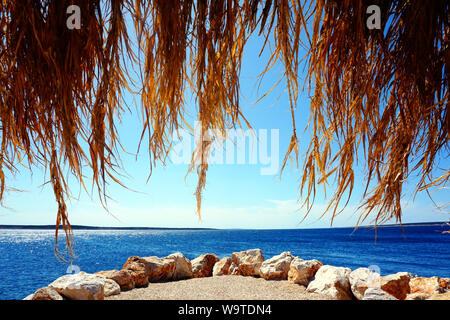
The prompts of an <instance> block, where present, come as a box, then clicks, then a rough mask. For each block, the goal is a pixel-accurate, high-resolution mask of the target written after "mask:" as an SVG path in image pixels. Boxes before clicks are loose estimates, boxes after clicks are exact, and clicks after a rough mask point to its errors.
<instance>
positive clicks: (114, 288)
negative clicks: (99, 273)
mask: <svg viewBox="0 0 450 320" xmlns="http://www.w3.org/2000/svg"><path fill="white" fill-rule="evenodd" d="M104 290H105V297H109V296H113V295H116V294H119V293H120V286H119V284H118V283H117V282H115V281H114V280H112V279H106V278H105V289H104Z"/></svg>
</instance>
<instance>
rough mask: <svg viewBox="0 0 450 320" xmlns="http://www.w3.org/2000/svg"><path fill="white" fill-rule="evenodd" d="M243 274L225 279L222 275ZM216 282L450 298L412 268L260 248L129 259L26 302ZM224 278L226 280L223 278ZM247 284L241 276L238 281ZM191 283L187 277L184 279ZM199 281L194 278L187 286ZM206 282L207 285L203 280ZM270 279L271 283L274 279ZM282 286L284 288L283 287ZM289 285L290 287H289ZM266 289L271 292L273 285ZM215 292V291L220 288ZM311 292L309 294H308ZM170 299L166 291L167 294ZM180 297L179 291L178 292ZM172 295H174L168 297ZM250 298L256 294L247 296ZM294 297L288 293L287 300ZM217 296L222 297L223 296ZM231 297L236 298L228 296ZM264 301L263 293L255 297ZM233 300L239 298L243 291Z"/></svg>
mask: <svg viewBox="0 0 450 320" xmlns="http://www.w3.org/2000/svg"><path fill="white" fill-rule="evenodd" d="M232 275H235V276H240V277H234V278H233V277H232V278H229V277H223V276H232ZM221 276H222V278H220V281H211V283H212V282H214V285H219V286H224V285H226V282H227V279H233V281H234V282H236V279H247V278H242V277H252V278H255V279H256V278H259V279H258V281H259V282H258V284H259V285H261V282H260V281H263V282H264V281H269V280H275V282H276V281H279V282H280V283H281V282H283V283H284V282H287V283H289V284H290V285H291V287H289V288H290V289H292V285H295V288H297V286H298V288H299V289H300V288H301V290H300V291H298V292H299V295H300V298H302V299H303V298H304V299H309V298H314V299H333V300H450V278H439V277H429V278H425V277H419V276H418V275H414V274H411V273H408V272H398V273H396V274H391V275H387V276H380V275H379V274H378V273H376V272H374V271H372V270H370V269H368V268H358V269H356V270H353V271H352V270H351V269H349V268H345V267H336V266H331V265H324V264H323V263H322V262H320V261H318V260H315V259H314V260H303V259H302V258H300V257H295V256H293V255H292V254H291V253H290V252H283V253H281V254H279V255H276V256H274V257H271V258H270V259H267V260H264V257H263V253H262V251H261V250H260V249H251V250H246V251H241V252H234V253H233V254H232V255H231V257H225V258H222V259H219V258H218V257H217V256H216V255H215V254H202V255H200V256H199V257H197V258H195V259H193V260H192V261H190V260H189V259H187V258H186V257H185V256H184V255H183V254H182V253H180V252H176V253H173V254H171V255H169V256H167V257H163V258H160V257H155V256H153V257H137V256H133V257H129V258H128V259H127V261H126V262H125V264H124V265H123V267H122V269H121V270H109V271H99V272H97V273H94V274H88V273H85V272H79V273H77V274H67V275H64V276H62V277H60V278H58V279H56V280H55V281H53V282H52V283H50V284H49V285H48V286H47V287H43V288H40V289H38V290H37V291H36V292H34V293H33V294H31V295H29V296H28V297H26V298H25V299H24V300H65V299H69V300H103V299H105V298H106V297H113V296H114V298H115V299H120V298H121V296H122V295H121V292H122V294H124V293H125V292H127V293H128V292H130V291H131V292H133V290H135V291H138V290H136V289H135V288H138V289H139V288H150V287H151V286H152V285H156V284H161V283H171V282H173V281H178V282H179V283H182V282H183V280H188V279H200V278H205V280H206V278H208V277H212V278H211V279H216V280H219V279H218V278H217V277H221ZM223 279H225V280H223ZM237 281H241V282H244V281H243V280H237ZM185 282H187V281H185ZM199 283H200V282H195V281H190V282H189V286H188V288H189V289H188V290H193V288H192V286H194V287H195V285H198V284H199ZM202 283H203V284H202V285H205V284H204V282H202ZM270 283H273V282H272V281H270ZM286 288H287V287H286V286H285V287H283V288H282V289H281V290H285V289H286ZM290 289H289V290H290ZM268 290H271V289H270V288H269V289H268ZM216 292H217V290H216ZM293 292H297V291H295V290H294V291H293ZM308 294H309V295H310V297H308ZM127 296H128V297H124V299H130V297H132V299H134V298H136V299H138V298H139V297H145V296H146V295H145V294H141V293H140V294H138V295H132V294H127ZM165 296H166V297H167V296H168V295H165ZM175 296H176V292H175ZM169 297H173V295H172V296H170V295H169ZM245 297H246V298H247V299H251V298H252V297H249V296H245ZM291 297H292V292H291V295H290V296H286V299H290V298H291ZM212 298H213V299H214V298H215V299H223V298H225V297H222V296H221V295H220V294H217V295H216V296H214V297H212ZM226 298H227V299H229V298H233V297H229V296H227V297H226ZM254 298H255V299H261V295H258V296H257V297H254ZM235 299H239V294H237V295H236V298H235Z"/></svg>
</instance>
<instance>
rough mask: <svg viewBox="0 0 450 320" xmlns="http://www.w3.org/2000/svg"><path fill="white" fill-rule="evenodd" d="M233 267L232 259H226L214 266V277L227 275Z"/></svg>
mask: <svg viewBox="0 0 450 320" xmlns="http://www.w3.org/2000/svg"><path fill="white" fill-rule="evenodd" d="M230 266H231V258H230V257H225V258H222V259H220V260H219V261H217V262H216V263H215V264H214V267H213V276H223V275H227V274H228V272H229V269H230Z"/></svg>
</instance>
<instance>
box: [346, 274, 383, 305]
mask: <svg viewBox="0 0 450 320" xmlns="http://www.w3.org/2000/svg"><path fill="white" fill-rule="evenodd" d="M379 279H380V274H379V273H376V272H374V271H372V270H370V269H369V268H358V269H356V270H354V271H352V272H351V273H350V276H349V281H350V286H351V289H352V293H353V295H354V296H355V297H356V299H358V300H361V299H362V298H363V297H364V292H365V291H366V290H367V288H371V287H372V288H379V287H380V284H379Z"/></svg>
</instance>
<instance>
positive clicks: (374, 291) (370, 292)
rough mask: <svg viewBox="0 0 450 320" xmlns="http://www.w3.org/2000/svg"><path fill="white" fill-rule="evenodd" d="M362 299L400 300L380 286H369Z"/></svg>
mask: <svg viewBox="0 0 450 320" xmlns="http://www.w3.org/2000/svg"><path fill="white" fill-rule="evenodd" d="M362 300H398V299H397V298H396V297H394V296H392V295H390V294H389V293H387V292H386V291H383V290H381V289H380V288H367V290H366V292H365V293H364V297H363V298H362Z"/></svg>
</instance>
